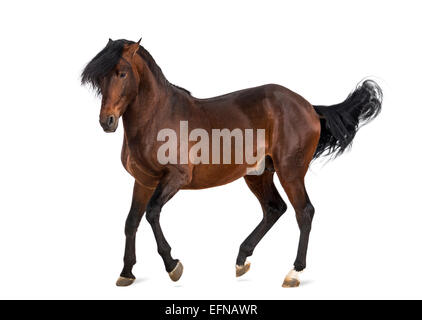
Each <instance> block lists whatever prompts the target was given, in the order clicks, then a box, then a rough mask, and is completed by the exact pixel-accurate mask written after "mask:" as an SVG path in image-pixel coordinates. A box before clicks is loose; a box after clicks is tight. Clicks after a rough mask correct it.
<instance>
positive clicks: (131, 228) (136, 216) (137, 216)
mask: <svg viewBox="0 0 422 320" xmlns="http://www.w3.org/2000/svg"><path fill="white" fill-rule="evenodd" d="M141 216H142V213H140V212H138V211H136V212H135V211H132V210H131V212H129V215H128V217H127V219H126V223H125V234H126V236H132V235H134V234H135V233H136V231H137V230H138V226H139V222H140V220H141Z"/></svg>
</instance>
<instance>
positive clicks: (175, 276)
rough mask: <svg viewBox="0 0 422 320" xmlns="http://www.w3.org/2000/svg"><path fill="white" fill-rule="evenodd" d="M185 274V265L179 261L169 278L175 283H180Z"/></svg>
mask: <svg viewBox="0 0 422 320" xmlns="http://www.w3.org/2000/svg"><path fill="white" fill-rule="evenodd" d="M182 274H183V264H182V263H181V262H180V261H179V262H177V265H176V267H175V268H174V269H173V271H171V272H169V277H170V279H171V280H173V281H174V282H176V281H178V280H179V279H180V277H181V276H182Z"/></svg>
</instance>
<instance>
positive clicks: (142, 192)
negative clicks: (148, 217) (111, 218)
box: [116, 182, 154, 287]
mask: <svg viewBox="0 0 422 320" xmlns="http://www.w3.org/2000/svg"><path fill="white" fill-rule="evenodd" d="M153 192H154V189H153V188H147V187H144V186H142V185H141V184H139V183H137V182H135V185H134V187H133V196H132V205H131V207H130V211H129V214H128V216H127V219H126V225H125V235H126V245H125V255H124V258H123V261H124V266H123V270H122V273H121V274H120V277H119V279H117V282H116V285H117V286H119V287H122V286H129V285H131V284H132V283H133V282H134V281H135V276H134V275H133V273H132V268H133V266H134V264H135V263H136V252H135V240H136V231H137V230H138V226H139V223H140V222H141V219H142V217H143V215H144V213H145V208H146V206H147V203H148V201H149V199H150V198H151V196H152V194H153Z"/></svg>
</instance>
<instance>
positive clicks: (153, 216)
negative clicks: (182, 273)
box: [147, 209, 179, 272]
mask: <svg viewBox="0 0 422 320" xmlns="http://www.w3.org/2000/svg"><path fill="white" fill-rule="evenodd" d="M160 211H161V210H160V209H151V210H148V211H147V220H148V222H149V223H150V224H151V227H152V231H153V232H154V236H155V240H156V241H157V249H158V253H159V254H160V256H161V258H162V259H163V261H164V266H165V268H166V271H167V272H171V271H173V270H174V268H175V267H176V265H177V262H179V260H175V259H173V258H172V256H171V247H170V245H169V244H168V242H167V240H166V238H165V237H164V234H163V231H162V230H161V226H160Z"/></svg>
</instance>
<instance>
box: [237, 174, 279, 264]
mask: <svg viewBox="0 0 422 320" xmlns="http://www.w3.org/2000/svg"><path fill="white" fill-rule="evenodd" d="M273 176H274V173H273V172H270V171H265V172H264V173H263V174H262V175H260V176H246V177H245V181H246V183H247V185H248V187H249V189H250V190H251V191H252V192H253V193H254V195H255V196H256V197H257V199H258V201H259V202H260V204H261V207H262V210H263V213H264V218H263V219H262V221H261V222H260V223H259V224H258V226H257V227H256V228H255V229H254V230H253V231H252V233H251V234H250V235H249V236H248V237H247V238H246V239H245V241H243V243H242V244H241V246H240V249H239V254H238V256H237V259H236V264H237V265H238V266H243V265H244V264H245V262H246V258H247V257H249V256H251V255H252V253H253V251H254V249H255V247H256V246H257V245H258V243H259V242H260V241H261V239H262V238H263V237H264V236H265V234H266V233H267V232H268V231H269V230H270V229H271V228H272V226H273V225H274V224H275V223H276V221H277V220H278V219H279V218H280V217H281V215H282V214H283V213H284V212H286V210H287V205H286V203H285V202H284V201H283V199H281V197H280V195H279V193H278V191H277V188H276V187H275V185H274V183H273Z"/></svg>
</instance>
